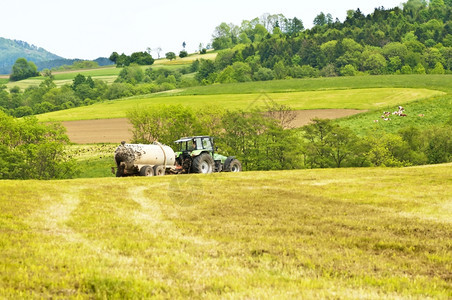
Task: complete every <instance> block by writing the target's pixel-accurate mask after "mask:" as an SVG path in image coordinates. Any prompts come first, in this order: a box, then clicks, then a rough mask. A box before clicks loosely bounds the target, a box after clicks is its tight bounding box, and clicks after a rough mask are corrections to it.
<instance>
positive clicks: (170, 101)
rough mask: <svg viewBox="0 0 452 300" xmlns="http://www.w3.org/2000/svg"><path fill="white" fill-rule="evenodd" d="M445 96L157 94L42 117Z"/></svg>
mask: <svg viewBox="0 0 452 300" xmlns="http://www.w3.org/2000/svg"><path fill="white" fill-rule="evenodd" d="M441 94H443V92H440V91H433V90H427V89H404V88H397V89H394V88H379V89H350V90H333V91H306V92H285V93H282V92H280V93H261V94H249V93H247V94H218V95H190V96H188V95H173V94H172V93H161V94H154V95H150V96H148V97H134V98H128V99H120V100H114V101H104V102H102V103H96V104H94V105H90V106H84V107H77V108H74V109H70V110H64V111H56V112H51V113H47V114H43V115H40V116H38V118H39V119H40V120H42V121H49V120H53V121H72V120H90V119H108V118H124V117H126V115H127V112H128V111H130V110H133V109H136V108H146V107H152V106H154V105H185V106H189V107H195V108H196V107H204V106H206V105H213V106H221V107H222V108H224V109H225V110H226V109H245V110H246V109H252V108H258V107H264V108H265V106H266V105H267V104H268V103H269V101H271V100H273V101H275V102H277V103H280V104H285V105H289V106H290V107H292V108H293V109H317V108H352V109H376V108H387V107H391V106H394V105H400V104H404V103H407V102H410V101H414V100H418V99H423V98H430V97H432V96H435V95H441Z"/></svg>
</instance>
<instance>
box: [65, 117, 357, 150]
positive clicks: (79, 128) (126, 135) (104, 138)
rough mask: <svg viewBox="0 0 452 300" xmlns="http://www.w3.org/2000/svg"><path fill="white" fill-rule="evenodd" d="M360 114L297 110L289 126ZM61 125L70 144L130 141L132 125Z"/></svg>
mask: <svg viewBox="0 0 452 300" xmlns="http://www.w3.org/2000/svg"><path fill="white" fill-rule="evenodd" d="M362 112H364V111H363V110H356V109H313V110H297V111H295V113H296V117H295V119H294V120H293V121H292V124H291V125H292V127H296V128H298V127H302V126H304V125H307V124H309V122H310V120H311V119H313V118H323V119H336V118H343V117H347V116H351V115H355V114H358V113H362ZM63 125H64V126H65V127H66V129H67V134H68V136H69V139H70V140H71V142H73V143H77V144H91V143H119V142H121V141H130V140H131V139H132V132H131V130H132V125H131V124H130V123H129V122H128V120H127V119H126V118H119V119H102V120H81V121H65V122H63Z"/></svg>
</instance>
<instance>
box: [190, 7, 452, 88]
mask: <svg viewBox="0 0 452 300" xmlns="http://www.w3.org/2000/svg"><path fill="white" fill-rule="evenodd" d="M451 15H452V4H451V1H450V0H446V1H443V0H431V1H430V2H429V3H427V2H425V1H422V0H409V1H408V2H406V3H404V4H403V7H402V8H400V7H396V8H393V9H384V8H382V7H381V8H376V9H375V11H374V12H373V13H371V14H369V15H367V16H366V15H364V14H362V12H361V11H360V10H359V9H357V10H356V11H353V10H350V11H348V12H347V18H346V20H345V21H344V22H340V21H339V20H338V19H336V20H335V21H333V17H332V16H331V15H330V14H325V13H320V14H319V15H318V16H317V17H316V18H315V19H314V25H315V26H314V27H313V28H311V29H306V30H305V29H304V26H303V23H302V22H301V21H300V20H298V19H297V18H293V19H287V18H285V17H284V16H283V15H269V14H267V15H264V16H262V17H261V18H255V19H253V20H251V21H243V22H242V24H241V25H240V26H237V25H234V24H227V23H222V24H220V25H219V26H217V28H216V29H215V32H214V34H213V43H212V46H213V47H214V48H215V49H216V50H222V51H220V52H219V53H218V56H217V59H216V61H215V62H211V61H201V62H199V68H198V74H197V79H198V80H199V81H201V82H203V83H205V84H209V83H215V82H218V83H226V82H241V81H250V80H271V79H284V78H287V77H292V78H302V77H318V76H355V75H365V74H371V75H374V74H413V73H414V74H426V73H429V74H444V73H450V72H451V70H452V21H451Z"/></svg>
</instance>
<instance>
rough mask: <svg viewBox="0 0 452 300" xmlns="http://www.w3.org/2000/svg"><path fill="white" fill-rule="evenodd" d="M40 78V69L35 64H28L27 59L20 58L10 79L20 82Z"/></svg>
mask: <svg viewBox="0 0 452 300" xmlns="http://www.w3.org/2000/svg"><path fill="white" fill-rule="evenodd" d="M35 76H39V72H38V68H37V67H36V65H35V64H34V63H33V62H31V61H30V62H28V61H27V60H26V59H25V58H18V59H17V60H16V62H15V63H14V65H13V68H12V72H11V75H10V76H9V79H10V80H11V81H19V80H22V79H26V78H30V77H35Z"/></svg>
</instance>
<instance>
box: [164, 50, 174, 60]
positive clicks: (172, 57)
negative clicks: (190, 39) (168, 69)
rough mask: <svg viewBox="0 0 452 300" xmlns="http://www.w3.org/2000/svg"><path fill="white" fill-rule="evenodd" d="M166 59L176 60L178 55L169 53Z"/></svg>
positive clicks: (166, 54)
mask: <svg viewBox="0 0 452 300" xmlns="http://www.w3.org/2000/svg"><path fill="white" fill-rule="evenodd" d="M165 57H166V59H169V60H173V59H176V53H174V52H167V53H165Z"/></svg>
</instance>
